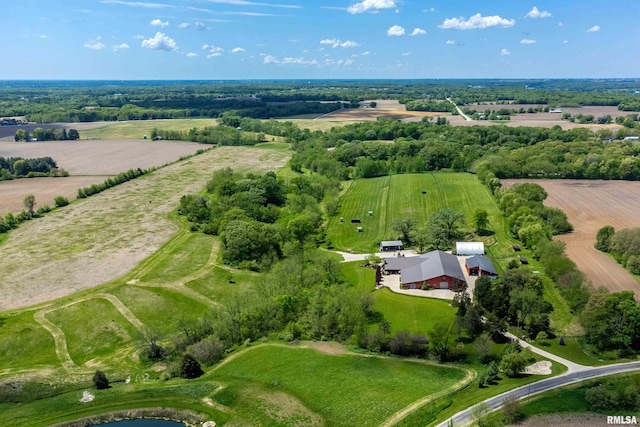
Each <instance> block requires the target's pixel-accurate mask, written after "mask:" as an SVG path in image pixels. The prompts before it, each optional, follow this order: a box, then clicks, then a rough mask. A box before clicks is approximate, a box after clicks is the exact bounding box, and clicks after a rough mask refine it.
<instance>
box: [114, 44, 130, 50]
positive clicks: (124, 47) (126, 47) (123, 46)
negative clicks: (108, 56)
mask: <svg viewBox="0 0 640 427" xmlns="http://www.w3.org/2000/svg"><path fill="white" fill-rule="evenodd" d="M122 49H129V45H128V44H126V43H121V44H118V45H115V46H113V51H114V52H117V51H119V50H122Z"/></svg>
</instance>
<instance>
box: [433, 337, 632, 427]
mask: <svg viewBox="0 0 640 427" xmlns="http://www.w3.org/2000/svg"><path fill="white" fill-rule="evenodd" d="M505 336H507V337H509V338H511V339H518V341H520V345H522V346H523V347H527V348H530V349H531V351H533V352H534V353H537V354H540V355H541V356H544V357H547V358H549V359H551V360H553V361H556V362H558V363H562V364H563V365H565V366H567V369H568V370H567V372H566V373H564V374H562V375H558V376H557V377H553V378H546V379H544V380H540V381H537V382H535V383H531V384H528V385H524V386H522V387H518V388H516V389H513V390H509V391H506V392H504V393H502V394H499V395H497V396H494V397H491V398H489V399H487V400H485V401H484V403H485V404H486V405H487V406H488V407H489V409H490V410H491V411H494V410H496V409H499V408H500V407H501V406H502V402H503V401H504V399H506V398H508V397H515V398H517V399H523V398H525V397H529V396H532V395H534V394H538V393H543V392H545V391H549V390H552V389H554V388H558V387H563V386H566V385H569V384H573V383H577V382H580V381H584V380H588V379H592V378H597V377H603V376H607V375H614V374H620V373H624V372H630V371H635V370H640V361H636V362H627V363H617V364H614V365H607V366H598V367H593V366H583V365H579V364H577V363H573V362H570V361H568V360H565V359H563V358H561V357H558V356H556V355H553V354H551V353H548V352H546V351H544V350H541V349H539V348H537V347H533V346H531V345H529V344H527V343H526V342H524V341H522V340H520V339H519V338H516V337H515V336H514V335H512V334H510V333H506V334H505ZM474 406H475V405H474ZM474 406H471V407H470V408H467V409H465V410H464V411H460V412H458V413H457V414H455V415H454V416H453V417H451V418H450V419H447V420H446V421H443V422H441V423H440V424H438V426H437V427H447V426H448V425H449V421H450V420H452V421H453V425H455V426H464V425H468V424H471V423H472V422H473V419H472V417H471V412H472V411H473V408H474Z"/></svg>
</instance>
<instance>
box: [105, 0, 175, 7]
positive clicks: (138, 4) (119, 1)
mask: <svg viewBox="0 0 640 427" xmlns="http://www.w3.org/2000/svg"><path fill="white" fill-rule="evenodd" d="M100 3H102V4H120V5H123V6H131V7H146V8H148V9H164V8H171V7H175V6H173V5H170V4H163V3H146V2H141V1H122V0H101V1H100Z"/></svg>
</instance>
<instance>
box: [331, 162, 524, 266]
mask: <svg viewBox="0 0 640 427" xmlns="http://www.w3.org/2000/svg"><path fill="white" fill-rule="evenodd" d="M422 190H426V191H427V193H426V194H422ZM443 208H449V209H453V210H457V211H461V212H463V213H464V214H465V216H466V220H467V228H468V229H469V230H471V229H472V228H473V224H472V220H473V213H474V211H475V210H476V209H478V208H481V209H485V210H486V211H487V212H488V214H489V222H490V225H491V228H492V230H493V231H494V232H495V234H494V235H492V236H488V237H483V238H482V240H484V241H485V246H487V247H490V248H491V251H492V255H493V256H495V257H500V258H502V257H513V251H512V249H511V246H512V245H513V244H515V241H513V239H511V238H510V237H509V236H508V235H507V229H506V226H505V225H506V220H505V218H504V217H503V215H502V213H501V212H500V210H499V208H498V206H497V205H496V203H495V200H494V199H493V196H492V195H491V193H490V192H489V190H488V189H487V188H486V187H485V186H484V185H482V183H481V182H480V181H479V180H478V178H477V177H476V176H475V175H472V174H468V173H430V174H404V175H391V176H385V177H380V178H371V179H359V180H356V181H354V182H352V183H351V185H350V186H349V188H348V189H347V190H346V192H345V194H344V196H343V197H342V198H341V200H340V208H339V210H338V212H337V213H336V215H334V217H332V218H331V219H330V221H329V224H328V228H327V237H329V238H330V239H331V241H332V243H333V245H334V246H335V247H336V248H337V249H341V250H346V251H354V252H364V253H366V252H371V251H377V247H378V243H379V242H380V241H381V240H394V239H396V238H397V237H398V234H397V232H395V231H393V229H392V224H393V221H394V220H395V219H398V218H408V217H409V218H414V219H416V220H417V221H418V225H419V226H424V225H425V224H426V221H427V218H428V217H429V215H431V214H432V213H435V212H437V211H439V210H440V209H443ZM368 211H373V215H372V216H369V215H368ZM339 218H344V222H343V223H341V222H340V221H339ZM352 218H359V219H360V220H361V221H362V223H361V224H357V225H356V224H352V223H351V222H350V220H351V219H352ZM356 226H362V228H363V231H362V232H360V233H358V232H357V231H356Z"/></svg>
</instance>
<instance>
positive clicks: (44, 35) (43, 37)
mask: <svg viewBox="0 0 640 427" xmlns="http://www.w3.org/2000/svg"><path fill="white" fill-rule="evenodd" d="M38 37H40V38H41V39H46V38H49V36H48V35H46V34H40V35H39V36H38Z"/></svg>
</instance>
